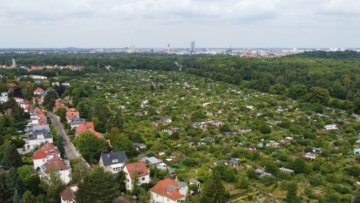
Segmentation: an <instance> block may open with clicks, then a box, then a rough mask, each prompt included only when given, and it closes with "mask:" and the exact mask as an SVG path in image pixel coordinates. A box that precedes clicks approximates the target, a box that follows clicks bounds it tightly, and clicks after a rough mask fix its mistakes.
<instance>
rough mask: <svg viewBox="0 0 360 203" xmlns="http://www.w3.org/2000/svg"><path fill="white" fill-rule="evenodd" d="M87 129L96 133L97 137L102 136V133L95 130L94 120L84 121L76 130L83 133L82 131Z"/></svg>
mask: <svg viewBox="0 0 360 203" xmlns="http://www.w3.org/2000/svg"><path fill="white" fill-rule="evenodd" d="M85 131H90V132H92V133H94V134H95V135H96V137H98V138H101V137H102V136H101V133H99V132H96V131H95V128H94V123H93V122H85V123H82V124H80V125H79V126H78V127H77V128H76V132H77V133H78V134H81V133H83V132H85Z"/></svg>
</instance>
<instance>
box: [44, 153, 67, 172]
mask: <svg viewBox="0 0 360 203" xmlns="http://www.w3.org/2000/svg"><path fill="white" fill-rule="evenodd" d="M44 166H45V167H46V172H48V170H49V169H61V170H67V169H68V168H67V166H66V163H65V161H64V160H63V159H61V158H59V157H57V156H55V157H54V158H52V159H50V160H49V161H48V162H46V163H45V164H44Z"/></svg>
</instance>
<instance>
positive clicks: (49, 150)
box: [33, 142, 60, 159]
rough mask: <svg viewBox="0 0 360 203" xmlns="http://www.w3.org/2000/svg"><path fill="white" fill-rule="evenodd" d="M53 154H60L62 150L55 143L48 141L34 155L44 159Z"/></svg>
mask: <svg viewBox="0 0 360 203" xmlns="http://www.w3.org/2000/svg"><path fill="white" fill-rule="evenodd" d="M51 155H60V151H59V149H58V148H57V147H55V146H54V145H53V144H51V143H50V142H47V143H45V144H44V145H43V146H41V147H40V148H39V150H38V151H37V152H36V153H35V154H34V155H33V159H43V158H46V157H47V156H51Z"/></svg>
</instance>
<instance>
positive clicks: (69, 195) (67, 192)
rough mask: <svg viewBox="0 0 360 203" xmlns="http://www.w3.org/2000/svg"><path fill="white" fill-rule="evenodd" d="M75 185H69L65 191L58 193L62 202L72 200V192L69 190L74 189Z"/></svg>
mask: <svg viewBox="0 0 360 203" xmlns="http://www.w3.org/2000/svg"><path fill="white" fill-rule="evenodd" d="M76 186H77V184H73V185H70V186H69V187H67V188H65V190H63V191H62V192H61V193H60V196H61V198H62V199H63V200H70V199H74V192H73V191H72V190H71V188H72V187H76Z"/></svg>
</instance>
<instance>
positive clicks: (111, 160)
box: [99, 151, 127, 174]
mask: <svg viewBox="0 0 360 203" xmlns="http://www.w3.org/2000/svg"><path fill="white" fill-rule="evenodd" d="M126 161H127V158H126V153H125V151H120V152H111V153H106V154H102V155H101V157H100V161H99V165H100V166H101V167H103V168H104V170H105V171H106V172H110V173H112V174H115V173H118V172H119V171H121V170H123V168H124V166H125V162H126Z"/></svg>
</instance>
